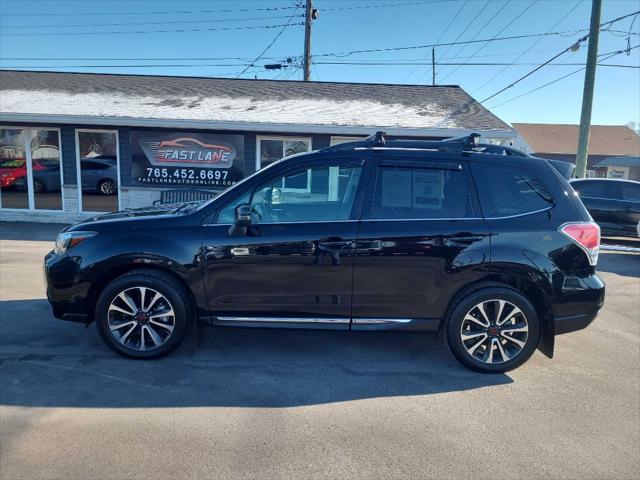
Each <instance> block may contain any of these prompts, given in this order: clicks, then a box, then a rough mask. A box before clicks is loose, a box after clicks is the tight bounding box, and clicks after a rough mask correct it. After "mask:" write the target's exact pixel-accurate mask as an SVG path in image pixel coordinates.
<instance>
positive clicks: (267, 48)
mask: <svg viewBox="0 0 640 480" xmlns="http://www.w3.org/2000/svg"><path fill="white" fill-rule="evenodd" d="M297 11H298V7H296V9H295V10H294V11H293V13H292V14H291V17H289V21H288V22H287V23H286V24H285V25H283V26H282V29H281V30H280V31H279V32H278V33H277V35H276V36H275V37H274V38H273V40H271V42H270V43H269V44H268V45H267V46H266V47H265V49H264V50H262V52H260V55H258V56H257V57H256V58H255V59H254V60H253V62H251V65H253V64H254V63H256V62H257V61H258V60H260V59H261V58H262V56H263V55H264V54H265V53H267V51H268V50H269V49H270V48H271V47H273V44H274V43H276V42H277V41H278V39H279V38H280V36H281V35H282V34H283V33H284V31H285V29H286V28H287V27H288V26H289V25H290V24H291V21H292V20H293V17H294V16H295V14H296V12H297ZM248 69H249V67H247V68H245V69H244V70H243V71H241V72H240V73H239V74H238V76H237V77H236V78H238V77H240V76H241V75H242V74H243V73H244V72H246V71H247V70H248Z"/></svg>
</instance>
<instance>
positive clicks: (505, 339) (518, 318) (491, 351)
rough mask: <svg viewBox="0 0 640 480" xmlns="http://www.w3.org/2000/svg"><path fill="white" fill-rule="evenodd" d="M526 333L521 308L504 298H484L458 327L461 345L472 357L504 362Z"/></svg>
mask: <svg viewBox="0 0 640 480" xmlns="http://www.w3.org/2000/svg"><path fill="white" fill-rule="evenodd" d="M528 335H529V324H528V323H527V318H526V317H525V315H524V313H523V312H522V310H520V309H519V308H518V307H517V306H516V305H514V304H513V303H511V302H508V301H506V300H498V299H493V300H485V301H483V302H481V303H479V304H477V305H475V306H474V307H473V308H471V309H470V310H469V311H468V312H467V314H466V315H465V316H464V319H463V321H462V325H461V327H460V338H461V340H462V345H463V346H464V348H465V350H466V351H467V353H468V354H469V355H471V356H472V357H473V358H474V359H475V360H478V361H480V362H483V363H487V364H496V363H504V362H507V361H509V360H512V359H514V358H515V357H517V356H518V355H519V354H520V352H521V351H522V349H523V348H524V346H525V344H526V342H527V337H528Z"/></svg>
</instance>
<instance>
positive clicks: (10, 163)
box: [0, 128, 62, 210]
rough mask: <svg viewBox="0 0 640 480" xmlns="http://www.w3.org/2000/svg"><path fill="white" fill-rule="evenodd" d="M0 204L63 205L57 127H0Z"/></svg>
mask: <svg viewBox="0 0 640 480" xmlns="http://www.w3.org/2000/svg"><path fill="white" fill-rule="evenodd" d="M0 205H1V206H2V208H20V209H30V208H31V209H33V208H35V209H39V210H61V209H62V179H61V170H60V135H59V132H58V130H53V129H40V128H33V129H30V128H2V129H0Z"/></svg>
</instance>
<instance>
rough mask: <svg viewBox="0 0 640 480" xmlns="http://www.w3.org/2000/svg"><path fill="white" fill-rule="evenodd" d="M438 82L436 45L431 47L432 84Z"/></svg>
mask: <svg viewBox="0 0 640 480" xmlns="http://www.w3.org/2000/svg"><path fill="white" fill-rule="evenodd" d="M435 84H436V47H431V85H435Z"/></svg>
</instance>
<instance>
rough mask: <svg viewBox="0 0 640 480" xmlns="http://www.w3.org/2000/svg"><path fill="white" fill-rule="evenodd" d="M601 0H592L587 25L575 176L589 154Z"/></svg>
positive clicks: (580, 173)
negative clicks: (587, 34) (589, 20)
mask: <svg viewBox="0 0 640 480" xmlns="http://www.w3.org/2000/svg"><path fill="white" fill-rule="evenodd" d="M601 11H602V0H592V3H591V26H590V27H589V47H588V50H587V68H586V70H585V73H584V89H583V91H582V113H581V114H580V134H579V137H578V153H577V154H576V176H577V177H578V178H582V177H584V176H585V173H586V171H587V156H588V154H589V128H590V127H591V109H592V107H593V87H594V84H595V81H596V64H597V63H598V38H599V35H600V13H601Z"/></svg>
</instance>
